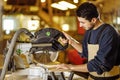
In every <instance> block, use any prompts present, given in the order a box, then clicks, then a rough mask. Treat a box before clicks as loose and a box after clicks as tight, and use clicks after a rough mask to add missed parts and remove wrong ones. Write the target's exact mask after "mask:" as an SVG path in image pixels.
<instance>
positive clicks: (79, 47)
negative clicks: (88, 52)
mask: <svg viewBox="0 0 120 80" xmlns="http://www.w3.org/2000/svg"><path fill="white" fill-rule="evenodd" d="M70 45H71V46H73V47H74V48H75V49H76V50H77V51H78V52H80V53H82V44H81V43H79V42H78V41H76V40H75V39H73V38H72V39H71V42H70Z"/></svg>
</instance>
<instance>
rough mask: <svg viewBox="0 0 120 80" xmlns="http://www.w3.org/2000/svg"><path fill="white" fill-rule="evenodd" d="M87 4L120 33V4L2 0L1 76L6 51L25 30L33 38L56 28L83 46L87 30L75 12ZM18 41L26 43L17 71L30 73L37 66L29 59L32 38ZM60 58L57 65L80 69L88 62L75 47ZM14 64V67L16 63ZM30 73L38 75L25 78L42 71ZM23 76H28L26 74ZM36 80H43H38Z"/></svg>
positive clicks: (117, 1)
mask: <svg viewBox="0 0 120 80" xmlns="http://www.w3.org/2000/svg"><path fill="white" fill-rule="evenodd" d="M86 1H90V2H93V3H94V4H95V5H96V6H97V7H98V8H99V11H100V13H101V19H102V20H103V21H104V22H106V23H109V24H111V25H113V26H114V27H115V28H116V30H118V31H120V0H0V72H1V70H2V68H3V64H4V60H5V54H4V53H5V49H6V47H8V45H9V44H10V43H9V41H10V40H11V39H12V37H13V35H14V34H15V32H16V31H18V30H19V29H21V28H26V29H28V30H29V31H30V32H31V33H32V34H34V33H35V32H36V31H38V30H40V29H44V28H55V29H57V30H59V31H65V32H66V33H68V34H69V35H71V36H72V37H73V38H75V39H76V40H78V41H79V42H82V38H83V36H84V33H85V30H84V29H83V28H82V27H80V25H79V22H78V20H77V18H76V13H75V11H76V8H77V6H79V5H80V4H81V3H83V2H86ZM68 4H69V5H68ZM61 5H62V6H61ZM63 5H64V6H63ZM18 41H19V43H24V45H22V46H21V45H18V47H17V50H19V51H18V52H16V54H17V55H16V56H17V57H15V59H17V60H18V57H19V58H20V59H21V60H22V62H21V63H19V64H18V63H16V66H14V67H15V69H14V70H18V69H22V70H24V69H28V68H30V67H31V64H33V63H34V64H35V62H34V59H33V57H32V55H30V56H28V54H29V37H28V36H26V35H25V34H21V35H20V36H19V39H18ZM57 54H58V55H57V58H56V59H55V61H57V62H60V63H70V64H76V65H77V64H83V63H84V62H85V60H86V59H83V58H81V57H80V56H79V54H78V52H77V51H76V50H74V49H73V48H72V47H71V46H68V48H67V49H65V50H62V51H58V52H57ZM12 62H13V63H14V60H13V61H12ZM10 64H12V63H10ZM21 64H22V65H21ZM11 69H13V66H12V68H11V66H10V69H9V68H8V71H10V74H11V73H14V72H16V71H13V70H11ZM29 71H33V73H34V74H32V73H26V74H25V75H28V74H29V75H30V76H31V75H33V76H34V75H39V71H38V70H36V69H35V68H33V67H32V68H31V69H30V70H29ZM35 71H36V72H35ZM20 73H21V74H24V73H25V72H24V71H23V72H20ZM8 74H9V73H8ZM15 74H17V73H15ZM8 78H9V79H8ZM10 78H11V77H9V76H7V75H6V76H5V80H18V79H19V80H32V79H33V77H32V78H30V77H29V78H28V77H26V76H24V77H23V78H22V77H19V76H18V77H17V78H16V77H15V76H14V79H13V77H12V78H11V79H10ZM77 78H78V79H79V80H82V79H83V78H82V77H80V76H78V77H77ZM34 80H40V79H37V78H36V79H34ZM41 80H42V79H41ZM44 80H45V79H44ZM83 80H85V79H83Z"/></svg>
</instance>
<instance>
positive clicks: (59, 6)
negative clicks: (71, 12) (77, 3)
mask: <svg viewBox="0 0 120 80" xmlns="http://www.w3.org/2000/svg"><path fill="white" fill-rule="evenodd" d="M51 6H52V7H53V8H57V9H60V10H67V9H68V8H67V7H65V6H62V5H60V4H57V3H53V4H52V5H51Z"/></svg>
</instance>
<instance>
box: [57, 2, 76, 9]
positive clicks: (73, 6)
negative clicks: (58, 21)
mask: <svg viewBox="0 0 120 80" xmlns="http://www.w3.org/2000/svg"><path fill="white" fill-rule="evenodd" d="M59 4H60V5H62V6H65V7H68V8H70V9H74V8H76V7H77V6H76V5H74V4H71V3H69V2H66V1H60V2H59Z"/></svg>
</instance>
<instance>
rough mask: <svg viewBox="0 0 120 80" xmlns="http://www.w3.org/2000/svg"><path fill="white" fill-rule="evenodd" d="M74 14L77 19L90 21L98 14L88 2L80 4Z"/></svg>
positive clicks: (94, 7) (95, 8)
mask: <svg viewBox="0 0 120 80" xmlns="http://www.w3.org/2000/svg"><path fill="white" fill-rule="evenodd" d="M76 14H77V16H78V17H82V18H85V19H87V20H89V21H91V19H92V18H98V16H99V12H98V11H97V7H96V6H95V5H94V4H92V3H89V2H85V3H83V4H81V5H80V6H79V7H78V9H77V10H76Z"/></svg>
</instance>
